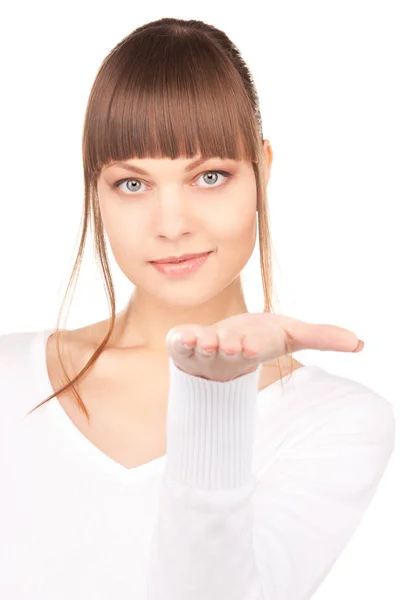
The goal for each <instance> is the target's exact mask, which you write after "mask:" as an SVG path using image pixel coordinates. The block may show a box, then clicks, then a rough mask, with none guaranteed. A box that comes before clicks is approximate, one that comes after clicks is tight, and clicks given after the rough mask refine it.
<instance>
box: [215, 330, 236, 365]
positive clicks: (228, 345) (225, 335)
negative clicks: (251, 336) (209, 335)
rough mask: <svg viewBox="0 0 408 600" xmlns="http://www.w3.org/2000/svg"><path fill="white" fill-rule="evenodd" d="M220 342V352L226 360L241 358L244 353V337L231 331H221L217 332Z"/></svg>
mask: <svg viewBox="0 0 408 600" xmlns="http://www.w3.org/2000/svg"><path fill="white" fill-rule="evenodd" d="M217 336H218V340H219V349H218V351H219V352H220V354H222V356H223V357H224V358H232V359H233V358H234V357H237V356H238V357H240V356H241V353H242V335H241V334H240V333H238V332H237V331H234V330H231V329H219V330H218V331H217Z"/></svg>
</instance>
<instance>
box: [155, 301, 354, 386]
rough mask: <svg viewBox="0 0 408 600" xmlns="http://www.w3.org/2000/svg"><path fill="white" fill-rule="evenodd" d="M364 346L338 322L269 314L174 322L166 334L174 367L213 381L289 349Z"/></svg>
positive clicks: (346, 349)
mask: <svg viewBox="0 0 408 600" xmlns="http://www.w3.org/2000/svg"><path fill="white" fill-rule="evenodd" d="M363 346H364V344H363V342H360V340H359V339H358V338H357V336H356V335H355V334H354V333H353V332H352V331H350V330H348V329H344V328H343V327H338V326H337V325H326V324H315V323H307V322H305V321H300V320H298V319H294V318H292V317H287V316H284V315H275V314H272V313H242V314H239V315H234V316H232V317H228V318H227V319H224V320H222V321H218V322H217V323H214V324H213V325H197V324H183V325H177V326H176V327H173V328H172V329H170V331H169V332H168V334H167V336H166V347H167V352H168V354H169V356H170V357H171V358H172V360H173V362H174V363H175V365H176V366H177V367H178V368H179V369H181V370H182V371H185V372H186V373H189V374H191V375H196V376H199V377H203V378H205V379H211V380H214V381H230V380H232V379H235V378H236V377H239V376H241V375H244V374H246V373H249V372H251V371H254V370H256V369H257V367H258V366H259V365H260V364H261V363H264V362H267V361H270V360H274V359H278V358H280V357H282V356H285V355H286V354H288V353H289V352H296V351H298V350H305V349H311V350H332V351H336V352H358V351H360V350H362V349H363Z"/></svg>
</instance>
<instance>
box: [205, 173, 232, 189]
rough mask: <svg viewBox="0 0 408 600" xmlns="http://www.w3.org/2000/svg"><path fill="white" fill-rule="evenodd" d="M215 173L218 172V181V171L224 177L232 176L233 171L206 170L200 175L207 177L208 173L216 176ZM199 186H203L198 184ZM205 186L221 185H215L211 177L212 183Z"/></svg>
mask: <svg viewBox="0 0 408 600" xmlns="http://www.w3.org/2000/svg"><path fill="white" fill-rule="evenodd" d="M214 173H217V178H216V180H215V181H216V182H217V181H218V173H221V175H222V176H223V177H225V178H226V179H228V178H229V177H231V173H228V172H227V171H205V172H204V173H202V174H201V175H200V177H205V176H206V175H208V174H210V175H212V176H214ZM198 187H201V186H198ZM204 187H219V186H215V183H214V182H213V181H211V179H210V185H209V186H207V185H205V186H204Z"/></svg>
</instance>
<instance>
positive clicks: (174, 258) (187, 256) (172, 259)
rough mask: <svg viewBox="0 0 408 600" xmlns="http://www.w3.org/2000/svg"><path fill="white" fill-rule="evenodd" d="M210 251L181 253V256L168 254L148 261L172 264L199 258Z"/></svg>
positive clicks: (158, 263) (157, 263)
mask: <svg viewBox="0 0 408 600" xmlns="http://www.w3.org/2000/svg"><path fill="white" fill-rule="evenodd" d="M211 252H212V250H210V251H208V252H200V253H198V254H183V255H182V256H168V257H167V258H160V259H158V260H150V261H149V262H151V263H153V264H156V265H160V264H166V265H167V264H168V265H169V264H174V263H180V262H185V261H186V260H191V259H196V258H201V257H202V256H207V255H208V254H210V253H211Z"/></svg>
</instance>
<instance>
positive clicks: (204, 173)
mask: <svg viewBox="0 0 408 600" xmlns="http://www.w3.org/2000/svg"><path fill="white" fill-rule="evenodd" d="M207 173H221V175H223V176H224V177H226V178H227V180H228V179H229V178H230V177H232V173H229V172H228V171H220V170H214V169H212V170H210V171H204V172H203V173H200V175H199V176H198V179H199V178H200V177H201V176H202V175H206V174H207ZM126 181H141V179H138V178H137V177H126V178H125V179H119V181H116V182H115V183H114V184H113V187H115V188H119V186H121V185H122V183H125V182H126ZM142 183H143V182H142ZM224 183H226V182H224ZM198 187H201V186H198ZM204 187H207V188H212V187H222V185H213V186H212V185H206V186H204ZM137 192H138V193H135V194H125V195H126V196H138V195H139V192H140V190H137Z"/></svg>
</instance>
